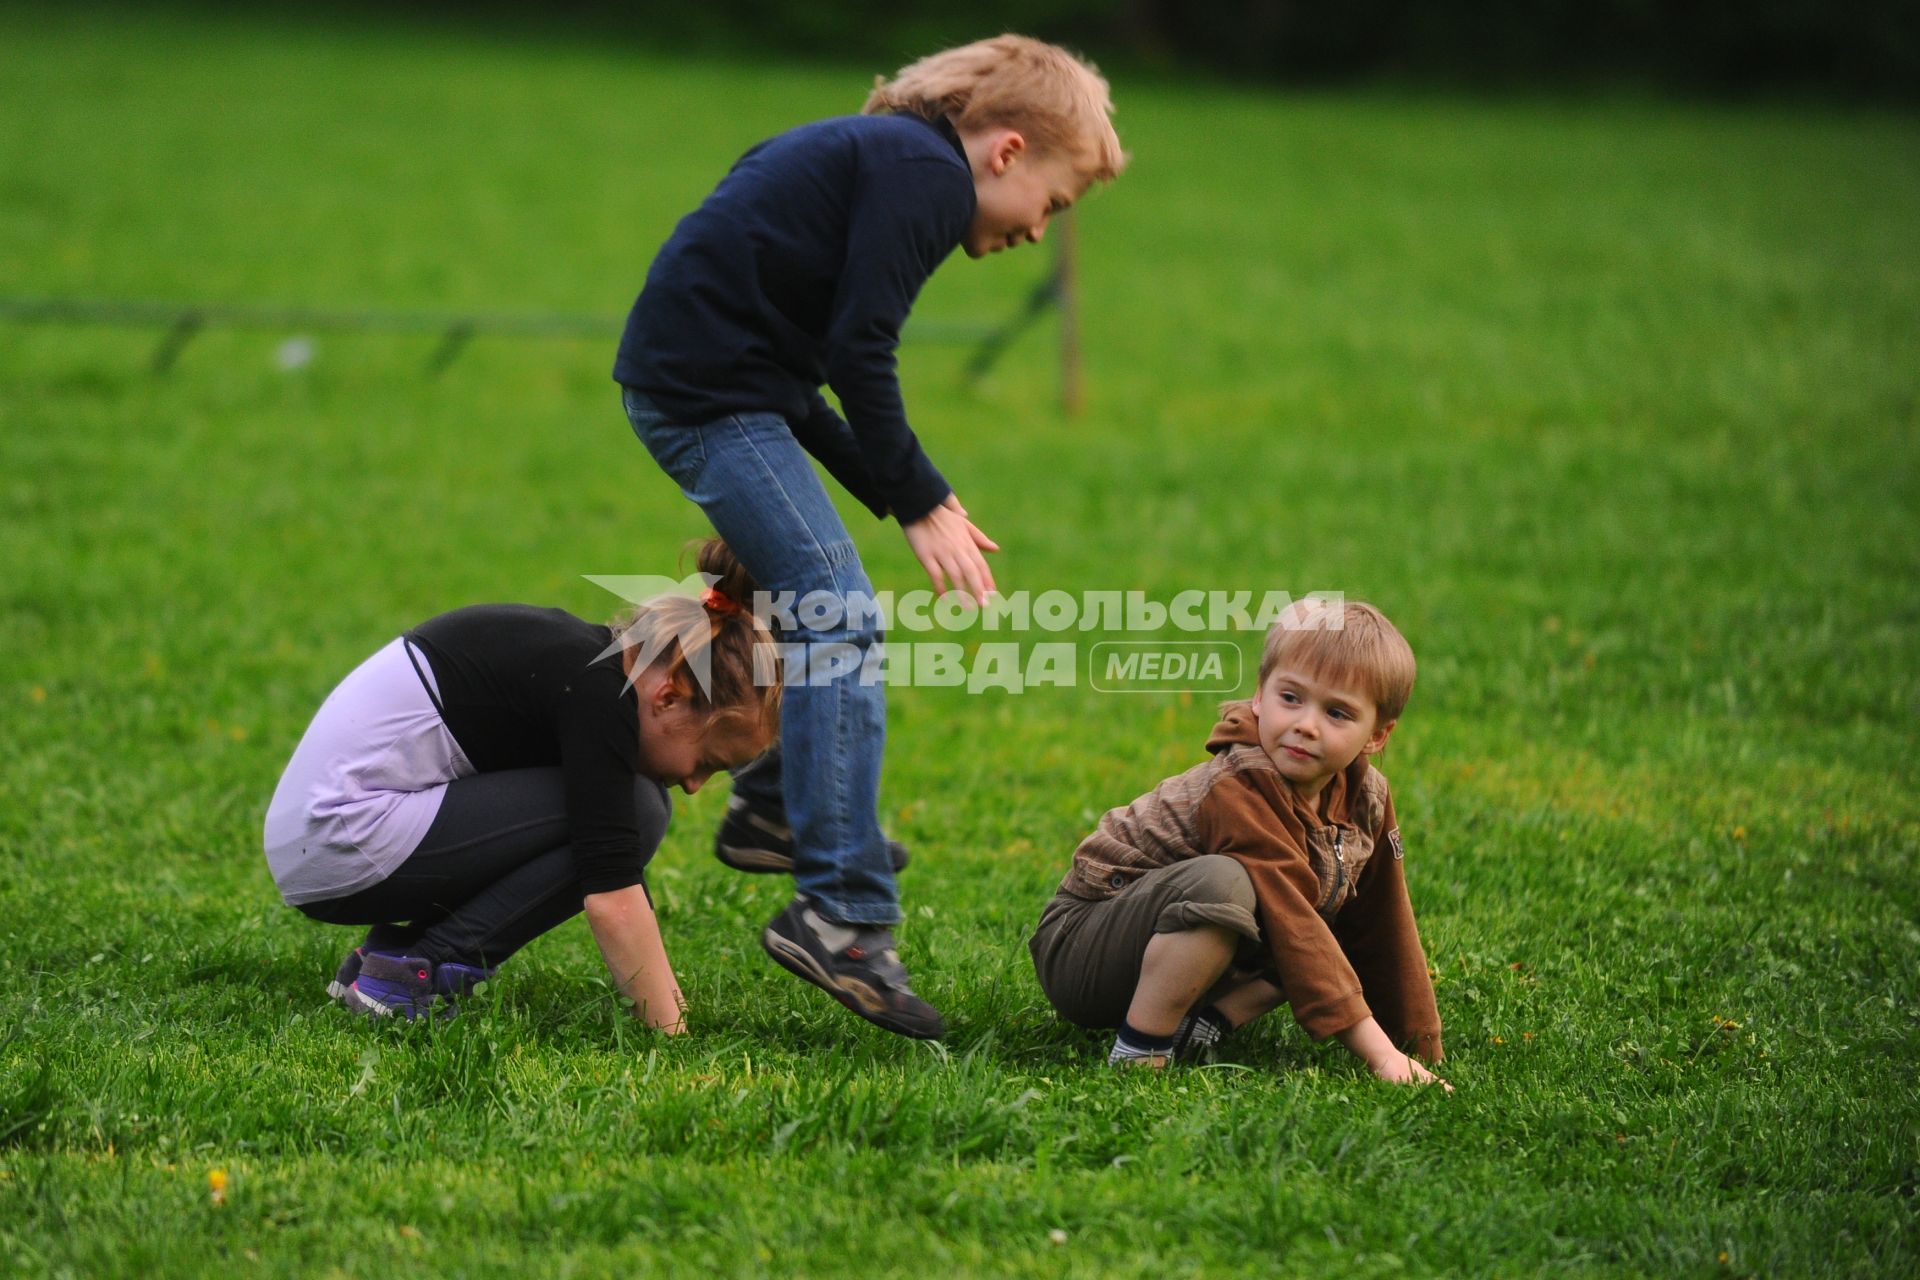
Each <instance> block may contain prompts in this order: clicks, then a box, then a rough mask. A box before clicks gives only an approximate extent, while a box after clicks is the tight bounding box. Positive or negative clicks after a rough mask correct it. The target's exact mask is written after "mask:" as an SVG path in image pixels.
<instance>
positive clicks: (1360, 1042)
mask: <svg viewBox="0 0 1920 1280" xmlns="http://www.w3.org/2000/svg"><path fill="white" fill-rule="evenodd" d="M1335 1034H1336V1036H1337V1037H1338V1039H1339V1041H1340V1043H1341V1044H1343V1045H1345V1046H1346V1047H1347V1050H1348V1052H1350V1053H1352V1054H1353V1055H1354V1056H1355V1057H1357V1058H1359V1059H1360V1060H1361V1061H1362V1062H1364V1063H1366V1064H1367V1070H1369V1071H1371V1072H1373V1074H1374V1075H1375V1076H1377V1077H1378V1078H1380V1079H1382V1080H1385V1081H1387V1082H1388V1083H1390V1084H1437V1085H1439V1086H1440V1087H1441V1088H1442V1089H1445V1090H1446V1091H1447V1092H1448V1093H1452V1092H1453V1086H1452V1085H1450V1084H1448V1083H1447V1082H1446V1081H1445V1080H1442V1079H1441V1078H1440V1077H1439V1076H1436V1075H1435V1074H1433V1072H1431V1071H1429V1070H1427V1069H1426V1068H1425V1067H1424V1066H1422V1065H1420V1064H1419V1063H1418V1062H1415V1061H1414V1060H1413V1058H1412V1057H1411V1056H1410V1055H1408V1054H1404V1053H1402V1052H1400V1050H1398V1049H1397V1048H1395V1047H1394V1044H1393V1041H1391V1040H1389V1039H1387V1033H1386V1032H1385V1031H1382V1030H1381V1029H1380V1024H1379V1023H1377V1022H1375V1021H1374V1020H1373V1019H1372V1018H1370V1017H1369V1018H1363V1019H1361V1020H1360V1021H1359V1022H1356V1023H1354V1024H1353V1025H1352V1026H1350V1027H1348V1028H1347V1029H1346V1030H1345V1031H1340V1032H1336V1033H1335Z"/></svg>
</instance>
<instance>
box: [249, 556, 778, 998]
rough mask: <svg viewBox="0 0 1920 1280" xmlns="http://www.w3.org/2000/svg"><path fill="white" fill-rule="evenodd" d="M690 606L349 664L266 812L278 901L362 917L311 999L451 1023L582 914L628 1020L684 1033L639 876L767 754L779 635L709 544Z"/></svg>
mask: <svg viewBox="0 0 1920 1280" xmlns="http://www.w3.org/2000/svg"><path fill="white" fill-rule="evenodd" d="M699 565H700V569H701V571H702V573H704V574H709V575H712V576H713V578H714V579H715V581H714V584H713V586H712V588H711V589H709V590H708V591H707V592H706V594H705V595H704V596H703V597H701V598H700V599H694V598H692V597H688V596H661V597H657V598H655V599H653V600H649V601H647V602H646V603H644V604H641V605H639V606H637V607H636V608H634V609H632V610H629V611H628V612H627V613H626V614H625V615H623V616H622V617H621V618H619V619H616V620H615V621H614V622H613V623H612V624H610V625H599V624H595V623H590V622H585V621H582V620H581V619H579V618H576V617H574V616H573V615H572V614H569V613H566V612H564V611H563V610H560V609H542V608H536V607H533V606H530V605H474V606H471V607H468V608H465V609H456V610H454V611H453V612H451V613H444V614H441V615H440V616H439V617H436V618H431V619H429V620H427V621H426V622H423V623H421V624H420V625H419V626H417V627H414V628H413V629H412V630H410V631H408V632H407V633H406V634H405V635H403V636H401V637H399V638H398V639H396V640H394V641H392V642H391V643H390V644H388V645H386V646H385V647H384V648H382V649H381V650H380V651H379V652H378V653H376V654H374V655H373V656H372V657H371V658H368V659H367V660H366V661H365V662H363V663H361V664H360V666H359V667H358V668H356V669H355V670H354V671H353V673H352V674H350V675H349V676H347V678H346V679H345V680H343V681H342V682H341V683H340V685H339V687H338V688H336V689H335V690H334V691H333V692H332V693H331V694H330V695H328V697H327V700H326V701H325V703H323V704H322V705H321V707H320V710H319V712H318V713H317V714H316V715H315V716H314V719H313V723H312V724H310V725H309V726H308V727H307V731H306V734H305V735H304V736H303V737H302V738H301V740H300V745H299V747H298V748H296V749H295V751H294V753H293V759H292V760H291V761H290V762H289V763H288V765H287V768H286V772H285V773H284V774H283V775H282V776H281V779H280V785H279V786H278V788H277V789H276V790H275V791H274V795H273V801H272V803H271V805H270V806H269V807H268V809H267V818H266V832H265V836H266V852H267V863H268V866H269V867H270V868H271V870H272V872H273V878H274V882H275V884H276V885H278V887H279V889H280V894H281V896H282V897H283V898H284V899H285V900H286V901H287V903H288V904H289V905H290V906H294V907H297V908H298V909H299V910H301V911H302V912H304V913H305V914H306V915H308V916H310V917H312V918H313V919H315V920H320V921H323V922H325V923H328V924H342V925H369V926H371V928H370V929H369V930H368V931H367V934H366V937H365V938H364V939H363V940H362V941H361V942H360V944H359V945H358V946H356V947H354V948H353V949H352V950H351V951H350V952H349V953H348V954H347V957H346V959H345V960H343V961H342V962H341V965H340V968H339V971H338V972H337V973H336V974H335V975H334V980H333V982H332V983H330V984H329V985H328V988H327V990H328V993H329V994H330V995H332V996H333V997H334V998H335V999H336V1000H338V1001H340V1002H341V1003H343V1004H344V1005H346V1007H348V1008H349V1009H354V1010H357V1011H359V1012H362V1013H369V1014H400V1015H402V1016H404V1017H408V1018H412V1017H417V1016H419V1015H421V1014H424V1013H429V1012H433V1013H439V1014H446V1013H450V1012H451V1011H452V1008H453V1002H454V1001H455V1000H456V999H457V998H458V997H459V996H461V995H463V994H465V993H466V992H468V991H470V990H471V989H472V988H473V987H474V986H475V985H476V984H477V983H479V982H480V981H482V980H484V979H487V978H490V977H492V975H493V972H494V969H495V968H496V967H497V966H499V964H500V963H501V962H502V961H504V960H506V959H507V958H508V957H509V956H511V955H513V953H514V952H516V951H518V950H519V949H520V948H521V947H523V946H525V945H526V944H527V943H528V942H530V941H532V940H533V939H534V938H537V937H539V936H540V935H541V934H543V933H545V932H546V931H547V930H549V929H551V928H553V927H554V926H555V925H558V924H560V923H561V922H562V921H564V920H567V919H568V918H570V917H571V916H573V915H574V914H575V913H576V912H579V911H582V910H584V911H585V913H586V917H587V923H588V925H589V927H590V928H591V929H592V931H593V937H594V941H595V942H596V943H598V944H599V947H600V953H601V955H602V956H604V957H605V959H606V962H607V968H608V970H609V971H610V972H611V974H612V976H613V979H614V982H615V984H616V985H617V986H618V987H619V989H620V991H621V992H622V994H624V995H626V996H627V997H629V998H630V999H631V1000H632V1001H633V1007H634V1012H635V1014H636V1015H637V1016H639V1017H641V1018H643V1019H644V1020H645V1021H646V1022H647V1024H648V1025H650V1026H654V1027H659V1028H660V1029H662V1030H664V1031H667V1032H669V1033H677V1032H679V1031H681V1030H684V1028H685V1022H684V1008H685V1006H684V1002H683V1000H682V998H681V995H680V988H679V984H678V983H677V982H676V981H675V979H674V976H673V969H672V966H671V965H670V964H669V963H668V960H667V954H666V950H665V948H664V946H663V945H662V943H661V939H660V929H659V925H658V923H657V921H656V920H655V917H654V912H653V903H652V900H651V898H650V897H649V896H648V894H647V890H646V885H645V875H644V873H645V869H646V866H647V862H648V860H649V859H651V858H652V857H653V853H654V850H655V849H657V848H658V847H659V844H660V840H661V837H662V836H663V835H664V834H665V832H666V827H667V821H668V818H669V816H670V814H671V812H672V802H671V801H670V800H669V799H668V796H667V788H668V787H670V786H679V787H680V788H681V789H682V790H684V791H686V792H687V793H688V794H692V793H693V792H695V791H697V790H699V789H700V786H701V784H703V783H704V782H705V781H706V780H707V778H708V777H709V776H710V775H712V774H713V773H714V772H715V771H717V770H722V769H732V768H735V767H737V766H739V765H742V764H745V763H746V762H747V761H749V760H752V759H753V758H754V757H755V756H757V755H759V754H760V753H761V752H763V751H765V750H766V749H767V747H768V746H769V745H770V744H771V743H773V742H774V741H776V740H777V737H778V732H779V712H780V682H779V680H778V677H777V670H776V666H775V655H774V647H773V641H772V637H771V636H770V635H769V634H768V632H767V630H766V627H765V626H764V624H762V623H760V622H759V621H758V620H756V619H755V618H754V617H753V615H752V613H751V612H750V611H749V610H748V609H747V608H746V607H745V602H747V601H749V600H751V599H752V594H753V590H754V584H753V582H752V580H751V579H750V578H749V577H748V576H747V574H746V572H745V570H743V569H742V568H741V567H740V565H739V563H738V562H737V561H736V560H735V559H734V558H733V554H732V553H731V552H730V551H729V550H728V549H727V547H726V544H725V543H723V542H721V541H720V540H719V539H717V538H716V539H712V540H710V541H708V542H707V543H705V544H704V545H703V546H702V547H701V549H700V554H699Z"/></svg>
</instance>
